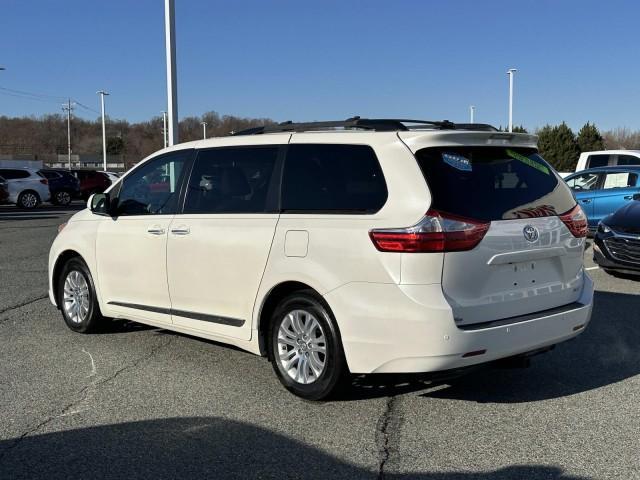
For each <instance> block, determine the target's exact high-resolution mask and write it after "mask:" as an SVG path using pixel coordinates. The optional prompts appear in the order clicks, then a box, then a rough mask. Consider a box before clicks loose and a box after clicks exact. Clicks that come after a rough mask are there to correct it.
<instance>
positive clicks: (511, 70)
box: [507, 68, 518, 132]
mask: <svg viewBox="0 0 640 480" xmlns="http://www.w3.org/2000/svg"><path fill="white" fill-rule="evenodd" d="M517 71H518V70H516V69H515V68H510V69H509V70H507V75H509V131H510V132H513V75H514V74H515V73H516V72H517Z"/></svg>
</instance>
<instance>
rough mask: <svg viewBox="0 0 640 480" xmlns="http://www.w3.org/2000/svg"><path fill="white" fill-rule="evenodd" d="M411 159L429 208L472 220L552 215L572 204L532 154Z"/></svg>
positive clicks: (468, 151)
mask: <svg viewBox="0 0 640 480" xmlns="http://www.w3.org/2000/svg"><path fill="white" fill-rule="evenodd" d="M416 157H417V159H418V163H419V164H420V168H421V169H422V172H423V174H424V176H425V178H426V180H427V184H428V185H429V189H430V190H431V195H432V199H433V200H432V201H433V203H432V205H431V208H435V209H437V210H441V211H443V212H448V213H453V214H455V215H460V216H463V217H469V218H475V219H478V220H485V221H491V220H508V219H514V218H527V217H542V216H549V215H557V214H561V213H564V212H566V211H568V210H570V209H571V208H572V207H573V206H574V205H575V200H574V198H573V195H572V194H571V191H570V190H569V188H567V185H566V184H565V183H564V182H563V181H562V179H560V177H558V175H556V174H555V172H554V171H553V169H552V168H551V167H550V166H549V164H548V163H547V162H545V161H544V160H543V159H542V157H540V155H538V154H537V152H536V151H535V150H534V149H529V148H503V147H439V148H425V149H423V150H420V151H418V152H417V154H416Z"/></svg>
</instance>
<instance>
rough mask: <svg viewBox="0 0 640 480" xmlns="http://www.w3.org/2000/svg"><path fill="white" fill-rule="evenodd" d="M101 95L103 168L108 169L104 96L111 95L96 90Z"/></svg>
mask: <svg viewBox="0 0 640 480" xmlns="http://www.w3.org/2000/svg"><path fill="white" fill-rule="evenodd" d="M96 93H97V94H98V95H100V107H101V110H102V166H103V170H104V171H105V172H106V171H107V130H106V128H105V125H104V96H105V95H109V94H108V93H107V92H105V91H104V90H100V91H98V92H96Z"/></svg>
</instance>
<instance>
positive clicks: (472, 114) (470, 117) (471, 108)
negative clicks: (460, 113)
mask: <svg viewBox="0 0 640 480" xmlns="http://www.w3.org/2000/svg"><path fill="white" fill-rule="evenodd" d="M475 113H476V107H475V105H469V121H470V123H473V117H474V114H475Z"/></svg>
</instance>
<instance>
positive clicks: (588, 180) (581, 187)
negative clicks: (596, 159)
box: [566, 172, 601, 192]
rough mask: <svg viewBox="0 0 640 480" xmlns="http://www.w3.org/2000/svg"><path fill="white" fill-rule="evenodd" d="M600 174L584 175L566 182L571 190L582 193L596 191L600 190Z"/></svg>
mask: <svg viewBox="0 0 640 480" xmlns="http://www.w3.org/2000/svg"><path fill="white" fill-rule="evenodd" d="M600 175H601V174H599V173H594V172H592V173H583V174H582V175H576V176H575V177H571V178H567V179H566V182H567V185H569V188H570V189H571V190H574V191H576V192H582V191H585V190H595V189H596V188H598V180H599V178H600Z"/></svg>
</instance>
